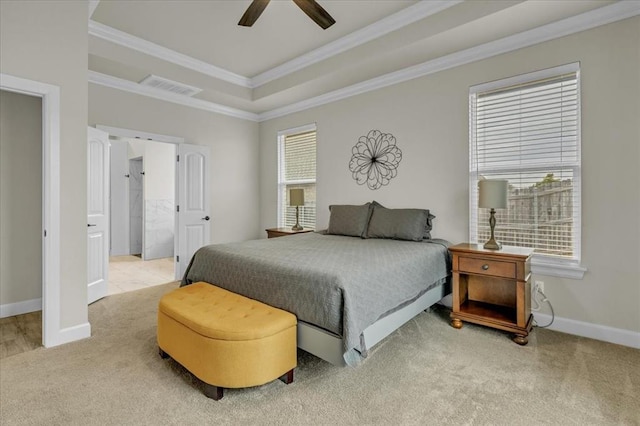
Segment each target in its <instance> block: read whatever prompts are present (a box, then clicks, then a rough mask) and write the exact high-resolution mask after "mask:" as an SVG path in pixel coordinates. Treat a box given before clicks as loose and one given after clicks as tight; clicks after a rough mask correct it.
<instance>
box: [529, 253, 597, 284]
mask: <svg viewBox="0 0 640 426" xmlns="http://www.w3.org/2000/svg"><path fill="white" fill-rule="evenodd" d="M586 271H587V268H585V267H583V266H580V265H579V264H578V263H576V262H574V261H571V260H560V259H554V258H550V257H548V256H540V255H534V256H533V258H532V259H531V272H532V273H534V274H536V275H546V276H550V277H560V278H570V279H573V280H581V279H582V278H583V277H584V273H585V272H586Z"/></svg>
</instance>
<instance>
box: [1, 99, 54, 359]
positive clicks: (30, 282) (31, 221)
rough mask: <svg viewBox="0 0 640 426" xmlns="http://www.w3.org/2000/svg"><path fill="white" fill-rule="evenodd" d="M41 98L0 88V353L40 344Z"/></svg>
mask: <svg viewBox="0 0 640 426" xmlns="http://www.w3.org/2000/svg"><path fill="white" fill-rule="evenodd" d="M42 157H43V143H42V98H40V97H37V96H31V95H27V94H22V93H15V92H9V91H5V90H1V91H0V235H1V238H0V318H1V319H0V331H1V332H0V335H2V339H1V340H0V358H4V357H6V356H10V355H13V354H16V353H20V352H25V351H28V350H31V349H35V348H37V347H39V346H41V345H42V290H43V270H42V257H43V253H42V251H43V250H42V247H43V241H42V240H43V237H42V233H41V230H42V212H43V206H42V204H43V197H42V194H43V170H42V166H41V164H42Z"/></svg>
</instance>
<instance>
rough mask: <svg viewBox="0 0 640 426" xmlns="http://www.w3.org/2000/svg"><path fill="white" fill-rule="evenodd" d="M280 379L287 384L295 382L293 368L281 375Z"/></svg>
mask: <svg viewBox="0 0 640 426" xmlns="http://www.w3.org/2000/svg"><path fill="white" fill-rule="evenodd" d="M280 380H282V381H283V382H285V383H286V384H289V383H293V368H292V369H291V370H289V371H287V372H286V373H284V375H282V376H280Z"/></svg>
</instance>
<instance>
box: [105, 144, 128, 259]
mask: <svg viewBox="0 0 640 426" xmlns="http://www.w3.org/2000/svg"><path fill="white" fill-rule="evenodd" d="M128 147H129V143H128V142H126V141H117V140H112V141H111V146H110V150H111V152H110V156H111V157H110V158H111V164H110V170H111V173H110V179H109V182H110V188H109V189H110V190H109V194H110V196H109V207H110V210H109V219H110V220H109V231H110V232H109V237H110V239H111V245H110V248H109V253H110V255H111V256H123V255H127V254H131V253H130V252H129V153H128Z"/></svg>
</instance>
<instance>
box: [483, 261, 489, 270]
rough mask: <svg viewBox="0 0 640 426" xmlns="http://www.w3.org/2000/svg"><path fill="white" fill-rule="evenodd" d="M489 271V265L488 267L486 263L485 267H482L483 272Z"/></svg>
mask: <svg viewBox="0 0 640 426" xmlns="http://www.w3.org/2000/svg"><path fill="white" fill-rule="evenodd" d="M487 269H489V265H487V264H486V263H485V264H484V265H482V270H483V271H486V270H487Z"/></svg>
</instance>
